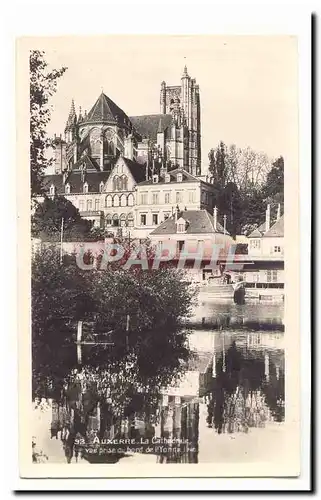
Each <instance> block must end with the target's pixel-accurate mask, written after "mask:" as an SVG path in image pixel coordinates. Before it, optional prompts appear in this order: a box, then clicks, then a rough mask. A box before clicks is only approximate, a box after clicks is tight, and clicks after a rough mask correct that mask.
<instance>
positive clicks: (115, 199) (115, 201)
mask: <svg viewBox="0 0 321 500" xmlns="http://www.w3.org/2000/svg"><path fill="white" fill-rule="evenodd" d="M113 206H114V207H119V196H118V195H117V194H116V195H115V196H114V199H113Z"/></svg>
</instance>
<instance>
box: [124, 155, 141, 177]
mask: <svg viewBox="0 0 321 500" xmlns="http://www.w3.org/2000/svg"><path fill="white" fill-rule="evenodd" d="M123 160H124V162H125V163H126V165H127V167H128V169H129V171H130V173H131V174H132V176H133V177H134V179H135V181H136V182H137V183H138V182H141V181H143V180H144V179H145V178H146V171H145V165H143V164H142V163H137V162H136V161H133V160H130V159H129V158H123Z"/></svg>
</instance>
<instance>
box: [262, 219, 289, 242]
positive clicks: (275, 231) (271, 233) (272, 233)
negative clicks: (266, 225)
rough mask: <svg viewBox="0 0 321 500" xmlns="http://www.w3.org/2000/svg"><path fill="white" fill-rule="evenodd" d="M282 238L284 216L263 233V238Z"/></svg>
mask: <svg viewBox="0 0 321 500" xmlns="http://www.w3.org/2000/svg"><path fill="white" fill-rule="evenodd" d="M282 236H284V215H282V217H280V218H279V219H278V220H277V221H276V222H275V223H274V224H273V226H271V227H270V229H269V230H268V231H267V232H266V233H264V235H263V238H275V237H282Z"/></svg>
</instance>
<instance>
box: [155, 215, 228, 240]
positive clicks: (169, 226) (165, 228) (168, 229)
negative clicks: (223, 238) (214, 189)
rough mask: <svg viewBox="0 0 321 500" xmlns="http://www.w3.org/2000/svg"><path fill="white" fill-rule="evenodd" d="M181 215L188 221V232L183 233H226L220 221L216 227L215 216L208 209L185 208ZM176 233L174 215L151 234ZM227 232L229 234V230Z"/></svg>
mask: <svg viewBox="0 0 321 500" xmlns="http://www.w3.org/2000/svg"><path fill="white" fill-rule="evenodd" d="M181 217H182V218H183V219H185V220H186V221H187V222H188V225H187V228H186V232H185V233H183V234H205V233H222V234H223V233H224V229H223V227H222V226H221V224H220V223H219V222H218V223H217V225H216V230H215V229H214V219H213V216H212V215H211V214H209V213H208V212H207V210H184V211H182V212H180V213H179V214H178V218H181ZM176 233H177V224H176V222H175V216H174V215H172V216H171V217H169V218H168V219H166V220H165V221H164V222H163V223H162V224H160V225H159V226H158V227H157V228H156V229H154V231H152V232H151V233H150V234H151V236H153V235H163V234H176ZM225 234H227V235H229V233H228V232H227V231H226V232H225Z"/></svg>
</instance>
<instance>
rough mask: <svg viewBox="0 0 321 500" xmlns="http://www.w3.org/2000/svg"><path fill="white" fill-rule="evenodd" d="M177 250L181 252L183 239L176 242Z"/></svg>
mask: <svg viewBox="0 0 321 500" xmlns="http://www.w3.org/2000/svg"><path fill="white" fill-rule="evenodd" d="M177 246H178V250H179V251H180V252H181V251H182V250H183V247H184V241H178V242H177Z"/></svg>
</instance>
